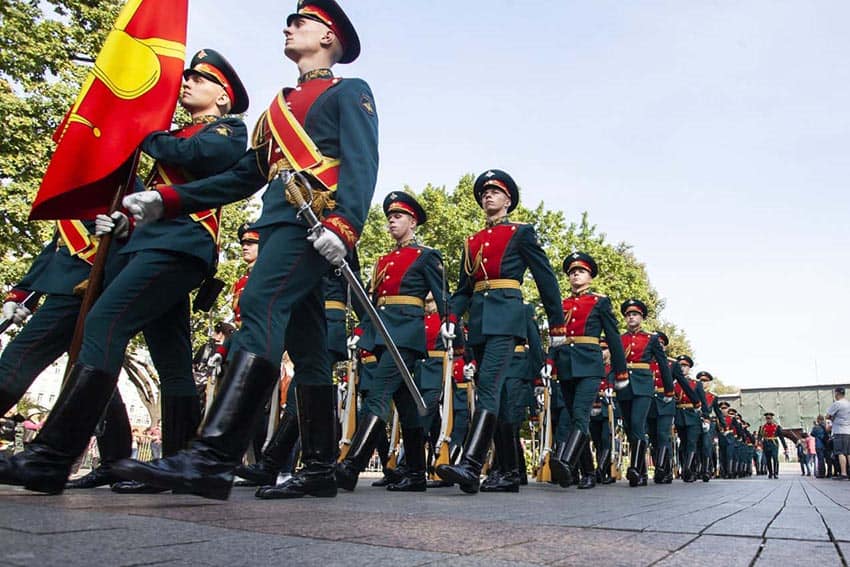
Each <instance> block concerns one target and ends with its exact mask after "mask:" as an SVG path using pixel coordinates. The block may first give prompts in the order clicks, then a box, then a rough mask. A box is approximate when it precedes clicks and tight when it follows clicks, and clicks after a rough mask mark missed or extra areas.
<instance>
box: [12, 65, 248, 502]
mask: <svg viewBox="0 0 850 567" xmlns="http://www.w3.org/2000/svg"><path fill="white" fill-rule="evenodd" d="M180 104H181V105H182V106H183V107H184V108H185V109H187V110H188V111H189V113H190V114H191V116H192V124H191V125H189V126H186V127H184V128H181V129H179V130H176V131H173V132H153V133H151V134H149V135H148V136H147V137H146V138H145V140H144V141H143V142H142V145H141V149H142V151H144V152H145V153H147V154H148V155H150V156H151V157H153V158H154V159H155V160H156V164H155V166H154V170H153V175H152V181H151V183H152V184H156V183H165V182H170V181H179V180H186V179H197V178H203V177H208V176H210V175H213V174H216V173H218V172H220V171H222V170H224V169H226V168H227V167H229V166H230V165H231V164H233V163H235V162H236V160H238V159H239V156H240V155H242V153H244V151H245V142H246V139H247V133H246V129H245V125H244V124H243V123H242V121H241V120H240V119H238V118H236V117H226V116H225V115H226V114H229V113H231V112H232V113H235V114H239V113H242V112H244V111H245V110H246V109H247V108H248V96H247V93H246V92H245V89H244V87H243V86H242V84H241V82H240V81H239V78H238V76H237V75H236V72H235V71H234V70H233V68H232V67H231V66H230V64H229V63H228V62H227V61H226V60H225V59H224V57H222V56H221V55H219V54H218V53H216V52H215V51H213V50H211V49H206V50H202V51H200V52H198V53H197V54H196V55H195V57H194V58H193V59H192V64H191V66H190V68H189V69H187V70H186V72H185V73H184V80H183V88H182V92H181V95H180ZM140 193H141V194H145V193H149V194H153V193H155V191H141V192H140ZM219 220H220V219H219V213H218V211H216V210H206V211H203V212H198V213H197V214H194V215H188V214H184V215H182V216H177V217H176V218H173V219H170V220H168V221H164V222H161V223H155V224H150V225H145V226H136V228H135V230H134V231H133V233H132V236H131V237H130V239H129V241H128V242H127V244H126V245H125V246H124V247H123V249H122V250H121V254H124V255H128V257H129V259H128V261H127V264H126V266H124V267H123V268H122V270H121V272H120V273H119V274H118V275H117V276H115V278H114V280H113V281H112V282H111V284H110V285H109V286H107V287H106V289H105V290H104V292H103V294H102V295H101V296H100V298H99V299H98V300H97V302H96V303H95V305H94V307H93V308H92V310H91V311H90V312H89V314H88V316H87V317H86V323H85V336H84V338H83V343H82V348H81V351H80V355H79V359H78V361H77V362H76V364H75V365H74V366H73V368H72V369H71V372H70V375H69V378H68V381H67V384H66V386H65V387H64V388H63V389H62V392H61V393H60V395H59V398H58V399H57V401H56V404H55V405H54V407H53V411H52V412H51V414H50V416H49V417H48V419H47V422H45V424H44V427H43V428H42V429H41V432H40V433H39V435H38V437H37V439H36V440H35V441H34V442H33V443H32V444H31V445H30V447H29V448H28V450H27V451H25V452H24V453H23V454H22V455H21V456H18V457H16V458H14V459H13V460H12V461H11V462H9V463H7V464H5V465H0V479H2V480H3V481H4V482H19V483H22V484H24V486H25V487H26V488H29V489H31V490H37V491H40V492H48V493H57V492H61V490H62V488H63V487H64V484H65V480H66V478H67V475H68V472H69V470H70V467H71V464H72V463H73V461H74V460H75V459H76V458H77V457H78V456H79V455H80V454H81V453H82V452H83V450H84V449H85V447H86V445H87V444H88V439H89V437H90V436H91V433H92V431H93V430H94V428H95V425H96V424H97V422H98V421H99V418H100V416H101V414H102V413H103V411H104V408H105V407H106V405H107V403H108V402H109V400H110V398H111V397H112V393H113V391H114V390H115V386H116V384H117V382H118V373H119V372H120V370H121V365H122V363H123V361H124V350H125V348H126V346H127V343H128V342H129V341H130V339H132V338H133V337H134V336H135V335H136V334H138V333H139V331H142V332H143V333H144V336H145V341H146V342H147V345H148V349H149V350H150V355H151V358H152V360H153V362H154V365H155V366H156V368H157V370H158V372H159V375H160V387H161V391H162V415H163V422H164V423H163V424H164V428H163V429H164V430H165V431H164V433H165V438H164V439H163V443H164V445H165V447H164V449H165V448H167V449H168V450H174V451H176V450H177V449H179V448H180V447H182V446H184V445H185V443H186V442H187V441H188V439H190V438H191V436H192V435H193V434H194V432H195V429H196V427H197V423H198V421H199V420H200V402H199V398H198V392H197V390H196V388H195V382H194V378H193V376H192V350H191V348H192V345H191V340H190V326H189V292H191V291H192V290H193V289H195V288H196V287H198V286H199V285H200V284H201V282H202V281H203V280H204V279H205V278H206V277H207V276H209V275H210V274H212V273H214V271H215V264H216V261H217V259H218V249H217V245H218V228H219ZM96 225H97V233H98V234H105V233H107V232H112V233H113V234H115V235H116V236H117V237H118V238H121V237H122V236H124V235H125V234H126V233H127V232H128V231H129V225H130V223H129V220H128V218H127V216H126V215H125V214H124V213H123V212H115V213H113V214H112V215H111V216H107V215H98V218H97V220H96Z"/></svg>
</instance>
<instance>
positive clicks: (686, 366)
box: [679, 360, 691, 376]
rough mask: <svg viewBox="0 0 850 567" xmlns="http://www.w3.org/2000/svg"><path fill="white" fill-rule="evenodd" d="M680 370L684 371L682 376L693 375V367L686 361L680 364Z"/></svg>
mask: <svg viewBox="0 0 850 567" xmlns="http://www.w3.org/2000/svg"><path fill="white" fill-rule="evenodd" d="M679 368H681V369H682V374H684V375H685V376H687V375H688V374H690V373H691V365H690V364H688V363H687V362H685V361H684V360H683V361H682V362H680V363H679Z"/></svg>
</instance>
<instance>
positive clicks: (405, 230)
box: [387, 212, 416, 240]
mask: <svg viewBox="0 0 850 567" xmlns="http://www.w3.org/2000/svg"><path fill="white" fill-rule="evenodd" d="M414 228H416V221H415V220H413V217H412V216H410V215H408V214H407V213H399V212H392V213H390V214H389V215H388V216H387V230H389V232H390V236H392V237H393V238H395V239H396V240H404V239H405V238H409V237H410V235H411V234H412V233H413V229H414Z"/></svg>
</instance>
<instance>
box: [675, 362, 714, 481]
mask: <svg viewBox="0 0 850 567" xmlns="http://www.w3.org/2000/svg"><path fill="white" fill-rule="evenodd" d="M676 361H677V362H678V363H679V367H680V368H681V369H682V374H684V375H685V378H686V379H687V381H688V384H689V385H690V387H691V390H692V391H688V390H687V389H686V388H683V387H682V386H681V385H680V384H679V383H676V386H675V394H676V420H675V424H676V432H677V433H678V435H679V439H680V454H681V458H680V461H679V462H680V463H681V464H682V465H681V466H682V480H684V481H685V482H694V481H695V480H696V465H695V461H694V460H695V459H696V453H697V440H698V439H699V436H700V435H701V434H702V423H703V413H702V408H704V407H705V406H706V405H707V402H706V400H705V393H704V391H703V389H702V384H701V383H700V382H699V381H697V380H693V379H692V378H691V377H690V371H691V368H693V365H694V361H693V359H692V358H691V357H690V356H688V355H686V354H683V355H680V356H678V357H676ZM694 394H695V395H696V397H694Z"/></svg>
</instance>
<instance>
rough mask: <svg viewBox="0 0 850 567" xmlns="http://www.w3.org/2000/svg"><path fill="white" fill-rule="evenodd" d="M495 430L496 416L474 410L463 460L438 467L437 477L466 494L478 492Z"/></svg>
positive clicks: (482, 410) (480, 410) (481, 410)
mask: <svg viewBox="0 0 850 567" xmlns="http://www.w3.org/2000/svg"><path fill="white" fill-rule="evenodd" d="M495 428H496V414H494V413H492V412H489V411H487V410H485V409H477V410H475V414H474V415H473V416H472V423H471V424H470V426H469V434H468V436H467V442H466V443H465V444H464V448H463V458H461V461H460V463H459V464H457V465H440V466H439V467H437V476H439V477H440V478H442V479H443V480H446V481H448V482H455V483H457V484H458V486H459V487H460V489H461V490H462V491H464V492H466V493H467V494H475V493H476V492H478V487H479V485H480V482H481V479H480V476H481V467H482V466H484V459H486V458H487V451H488V449H490V442H491V441H492V440H493V431H494V430H495Z"/></svg>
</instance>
